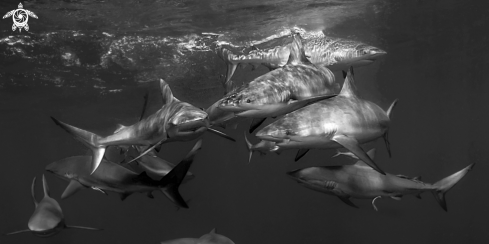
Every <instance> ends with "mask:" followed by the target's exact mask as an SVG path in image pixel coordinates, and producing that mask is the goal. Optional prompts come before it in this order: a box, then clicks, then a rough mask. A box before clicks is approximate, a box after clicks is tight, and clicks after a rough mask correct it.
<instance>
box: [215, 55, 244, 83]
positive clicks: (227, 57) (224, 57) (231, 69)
mask: <svg viewBox="0 0 489 244" xmlns="http://www.w3.org/2000/svg"><path fill="white" fill-rule="evenodd" d="M217 55H218V56H219V57H220V58H221V59H222V60H224V62H226V65H227V71H226V79H225V82H224V87H225V89H226V92H229V91H228V89H230V87H232V81H231V78H232V77H233V74H234V71H236V68H237V67H238V64H239V63H234V62H232V61H231V60H232V58H233V57H234V56H236V55H235V54H233V53H232V52H231V51H230V50H228V49H226V48H223V47H220V48H219V49H218V50H217Z"/></svg>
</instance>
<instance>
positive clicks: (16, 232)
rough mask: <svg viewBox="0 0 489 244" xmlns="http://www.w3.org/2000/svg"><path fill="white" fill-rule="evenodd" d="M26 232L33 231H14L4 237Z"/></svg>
mask: <svg viewBox="0 0 489 244" xmlns="http://www.w3.org/2000/svg"><path fill="white" fill-rule="evenodd" d="M24 232H31V230H29V229H26V230H18V231H14V232H10V233H5V234H3V235H5V236H8V235H15V234H19V233H24Z"/></svg>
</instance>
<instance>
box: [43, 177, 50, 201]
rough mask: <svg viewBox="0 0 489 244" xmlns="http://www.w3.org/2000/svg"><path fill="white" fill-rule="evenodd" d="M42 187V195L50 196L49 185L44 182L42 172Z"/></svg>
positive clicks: (44, 178)
mask: <svg viewBox="0 0 489 244" xmlns="http://www.w3.org/2000/svg"><path fill="white" fill-rule="evenodd" d="M42 188H43V189H44V197H50V196H49V186H48V183H47V182H46V177H44V174H43V175H42Z"/></svg>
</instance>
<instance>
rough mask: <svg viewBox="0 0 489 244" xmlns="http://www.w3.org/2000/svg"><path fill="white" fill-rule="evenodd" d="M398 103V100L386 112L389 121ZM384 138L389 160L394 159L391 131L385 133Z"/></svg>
mask: <svg viewBox="0 0 489 244" xmlns="http://www.w3.org/2000/svg"><path fill="white" fill-rule="evenodd" d="M397 101H398V99H396V100H394V102H392V104H391V106H389V108H388V109H387V111H386V112H385V113H386V114H387V117H389V119H390V118H391V113H392V109H394V107H395V106H396V104H397ZM383 138H384V142H385V147H386V148H387V152H388V153H389V158H392V153H391V144H390V142H389V130H387V131H386V132H385V133H384V135H383Z"/></svg>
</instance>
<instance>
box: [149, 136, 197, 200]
mask: <svg viewBox="0 0 489 244" xmlns="http://www.w3.org/2000/svg"><path fill="white" fill-rule="evenodd" d="M201 147H202V140H199V141H197V143H195V146H194V147H193V148H192V150H191V151H190V152H189V153H188V154H187V156H186V157H185V158H184V159H183V160H182V161H181V162H180V163H179V164H178V165H177V166H175V167H174V168H173V169H172V170H171V171H170V172H168V174H166V175H165V176H164V177H163V178H162V179H161V180H160V181H159V182H158V184H159V186H160V187H161V191H162V192H163V194H165V196H167V197H168V198H169V199H170V200H171V201H172V202H174V203H176V204H177V205H179V206H180V207H182V208H188V205H187V203H186V202H185V200H184V199H183V197H182V196H181V195H180V192H179V191H178V187H179V186H180V184H181V183H182V181H183V179H184V178H185V176H186V175H187V172H188V170H189V168H190V166H191V165H192V163H193V161H194V157H195V155H196V154H197V151H199V150H200V148H201Z"/></svg>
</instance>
